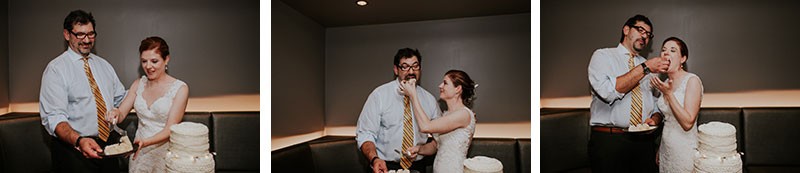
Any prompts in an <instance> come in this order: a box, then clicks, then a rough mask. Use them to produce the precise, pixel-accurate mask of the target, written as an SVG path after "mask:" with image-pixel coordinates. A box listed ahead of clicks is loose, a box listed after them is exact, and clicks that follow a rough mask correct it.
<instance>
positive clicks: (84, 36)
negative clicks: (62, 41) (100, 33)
mask: <svg viewBox="0 0 800 173" xmlns="http://www.w3.org/2000/svg"><path fill="white" fill-rule="evenodd" d="M69 33H70V34H72V35H74V36H75V38H78V39H84V38H86V37H89V38H94V37H97V32H94V31H92V32H89V33H83V32H79V33H75V32H72V31H69Z"/></svg>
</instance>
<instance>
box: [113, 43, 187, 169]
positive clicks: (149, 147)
mask: <svg viewBox="0 0 800 173" xmlns="http://www.w3.org/2000/svg"><path fill="white" fill-rule="evenodd" d="M139 54H140V57H139V58H140V60H141V63H142V70H144V72H145V74H146V75H145V76H142V77H141V78H140V79H139V80H135V81H133V84H131V87H130V90H129V91H128V95H126V96H125V100H123V101H122V103H121V104H120V106H119V108H115V109H113V110H112V113H111V114H112V115H111V117H112V118H116V121H117V122H116V123H121V122H122V120H124V119H125V117H126V116H127V113H128V112H130V110H131V108H134V109H136V116H137V117H138V118H139V126H138V129H137V130H136V139H135V140H134V142H133V143H134V144H138V145H139V148H138V149H137V150H136V153H135V154H134V155H133V156H132V157H131V158H130V163H129V167H128V168H129V171H130V172H164V170H166V164H165V161H164V156H165V155H166V153H167V148H168V146H169V145H168V144H167V141H169V134H170V131H169V127H170V126H172V125H174V124H177V123H180V121H181V120H182V119H183V113H184V111H185V110H186V103H187V99H188V97H189V87H188V86H187V85H186V83H184V82H183V81H181V80H178V79H176V78H174V77H172V76H170V75H169V74H167V65H168V64H169V61H170V56H169V46H167V42H166V41H164V39H162V38H160V37H148V38H146V39H144V40H142V43H141V45H140V46H139ZM117 117H119V118H117Z"/></svg>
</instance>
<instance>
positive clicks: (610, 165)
mask: <svg viewBox="0 0 800 173" xmlns="http://www.w3.org/2000/svg"><path fill="white" fill-rule="evenodd" d="M652 26H653V25H652V24H651V23H650V19H648V18H647V17H645V16H642V15H636V16H633V17H631V18H630V19H628V21H626V22H625V25H623V26H622V38H620V43H619V45H618V46H617V47H616V48H605V49H598V50H597V51H595V52H594V54H593V55H592V60H591V62H590V63H589V83H590V84H591V87H592V104H591V107H590V111H591V120H590V123H589V124H590V125H591V126H592V127H591V129H592V132H591V137H590V139H589V160H590V162H591V167H592V172H658V166H657V165H656V161H655V158H656V149H657V147H658V145H657V144H656V142H655V138H656V134H655V133H646V134H628V133H625V132H624V131H623V130H622V129H624V128H627V127H628V126H630V125H636V124H643V123H646V124H649V125H657V124H658V123H660V122H661V120H662V119H663V117H662V116H661V114H660V113H659V111H658V109H657V108H656V106H655V103H656V97H654V96H653V94H652V90H653V89H652V87H650V85H649V82H648V81H649V77H648V76H650V77H654V75H647V74H649V73H662V72H665V71H666V70H667V67H668V65H669V62H668V61H667V60H666V59H665V58H661V57H656V58H651V59H649V60H646V59H645V58H644V57H643V56H642V55H640V54H639V53H640V52H642V51H643V50H644V49H645V47H646V46H647V45H648V44H649V43H650V39H652V38H653V34H652V33H653V30H652Z"/></svg>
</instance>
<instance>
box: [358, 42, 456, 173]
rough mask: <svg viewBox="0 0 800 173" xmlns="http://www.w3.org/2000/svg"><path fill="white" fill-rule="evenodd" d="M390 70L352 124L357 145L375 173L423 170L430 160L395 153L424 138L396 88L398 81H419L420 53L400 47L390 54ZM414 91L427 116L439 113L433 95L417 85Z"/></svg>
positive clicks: (434, 115) (432, 117) (422, 142)
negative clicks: (355, 122)
mask: <svg viewBox="0 0 800 173" xmlns="http://www.w3.org/2000/svg"><path fill="white" fill-rule="evenodd" d="M393 70H394V75H395V79H394V80H392V81H389V82H387V83H385V84H383V85H381V86H379V87H378V88H375V90H373V91H372V93H370V94H369V97H368V98H367V102H366V103H364V108H363V109H362V110H361V115H359V117H358V124H357V126H356V141H357V142H358V148H359V149H360V150H361V152H362V153H363V154H364V156H365V157H366V158H367V159H368V161H369V165H370V168H372V171H373V172H375V173H378V172H381V173H383V172H386V171H388V170H397V169H411V170H417V171H420V172H426V170H425V167H426V166H428V165H430V164H431V162H430V161H429V160H430V159H422V158H423V157H422V156H418V157H416V158H408V157H402V155H401V154H400V153H398V152H395V150H398V151H400V152H404V153H405V152H406V149H408V148H411V147H413V146H414V145H422V144H425V143H426V142H427V141H428V134H427V133H421V132H420V131H419V127H417V125H416V124H417V122H416V121H415V120H414V119H413V118H414V115H413V114H412V113H413V111H410V112H405V110H406V107H409V108H410V105H408V104H405V103H404V101H403V100H404V95H403V94H402V93H400V91H399V89H400V81H406V80H409V79H417V80H419V78H420V76H421V75H422V56H421V55H420V53H419V51H417V50H415V49H411V48H403V49H400V50H398V51H397V54H396V55H395V56H394V68H393ZM417 84H419V82H418V83H417ZM417 91H418V92H417V94H418V96H417V97H418V98H419V100H420V102H421V104H422V107H423V109H424V111H425V113H426V114H428V115H431V119H435V118H436V117H439V116H440V114H441V112H440V111H439V106H438V104H437V103H436V98H434V97H433V95H431V93H429V92H428V91H426V90H425V89H424V88H422V87H420V86H419V85H417ZM408 110H411V109H408ZM406 118H407V119H406Z"/></svg>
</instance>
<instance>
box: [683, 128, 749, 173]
mask: <svg viewBox="0 0 800 173" xmlns="http://www.w3.org/2000/svg"><path fill="white" fill-rule="evenodd" d="M697 130H698V132H699V133H698V135H697V138H698V147H697V153H695V161H694V171H695V172H700V173H718V172H719V173H722V172H742V158H741V156H740V155H739V153H737V152H736V147H737V146H736V128H735V127H734V126H733V125H731V124H728V123H722V122H716V121H714V122H709V123H706V124H703V125H700V126H699V127H698V128H697Z"/></svg>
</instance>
